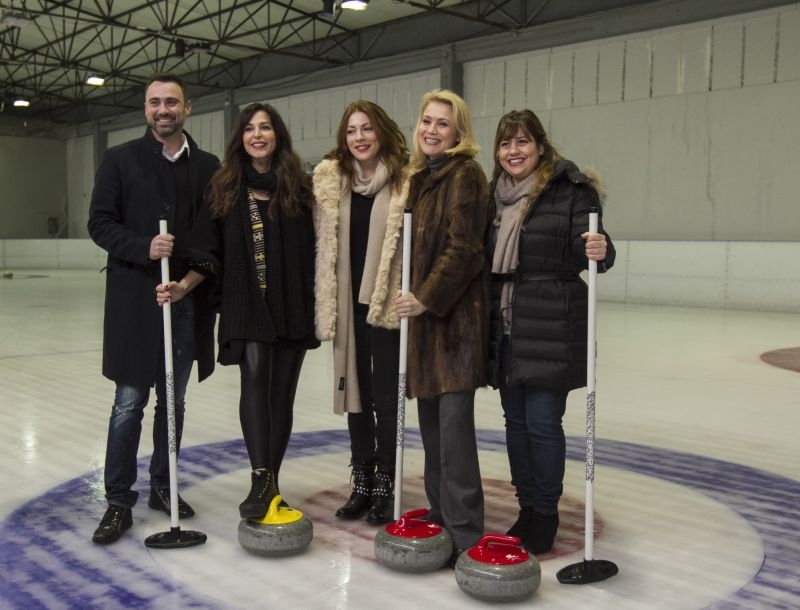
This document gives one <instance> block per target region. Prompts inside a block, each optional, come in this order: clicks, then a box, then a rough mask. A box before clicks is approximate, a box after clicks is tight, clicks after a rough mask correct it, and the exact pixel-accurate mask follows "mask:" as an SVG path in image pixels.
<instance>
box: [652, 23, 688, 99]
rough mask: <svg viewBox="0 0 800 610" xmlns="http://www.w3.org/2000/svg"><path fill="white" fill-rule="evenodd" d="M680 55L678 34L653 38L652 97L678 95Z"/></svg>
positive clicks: (672, 33)
mask: <svg viewBox="0 0 800 610" xmlns="http://www.w3.org/2000/svg"><path fill="white" fill-rule="evenodd" d="M680 54H681V34H680V32H675V31H672V32H669V33H666V34H661V35H658V36H654V37H653V75H652V95H653V96H654V97H660V96H664V95H676V94H677V93H678V71H679V65H680V63H681V57H680ZM681 72H682V70H681Z"/></svg>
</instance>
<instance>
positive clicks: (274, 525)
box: [239, 496, 314, 557]
mask: <svg viewBox="0 0 800 610" xmlns="http://www.w3.org/2000/svg"><path fill="white" fill-rule="evenodd" d="M280 503H281V497H280V496H275V497H274V498H273V499H272V502H270V504H269V508H268V509H267V514H266V515H265V516H264V517H263V518H262V519H242V520H241V521H240V522H239V544H241V545H242V546H243V547H244V548H245V549H246V550H248V551H250V552H251V553H254V554H256V555H264V556H267V557H284V556H286V555H294V554H295V553H299V552H301V551H303V550H304V549H305V548H306V547H308V545H309V544H311V540H312V539H313V538H314V527H313V525H312V524H311V521H310V520H309V519H308V518H307V517H306V516H305V515H303V513H302V512H301V511H299V510H297V509H296V508H288V507H286V506H280Z"/></svg>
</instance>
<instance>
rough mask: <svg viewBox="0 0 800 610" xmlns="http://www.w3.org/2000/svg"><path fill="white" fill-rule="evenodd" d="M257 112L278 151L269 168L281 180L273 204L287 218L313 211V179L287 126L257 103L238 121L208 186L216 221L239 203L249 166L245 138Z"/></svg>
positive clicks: (278, 182) (270, 110)
mask: <svg viewBox="0 0 800 610" xmlns="http://www.w3.org/2000/svg"><path fill="white" fill-rule="evenodd" d="M257 112H266V113H267V116H268V117H269V120H270V123H271V124H272V129H273V131H274V132H275V151H274V152H273V153H272V156H271V158H270V167H271V169H272V171H273V172H275V175H276V177H277V179H278V180H277V187H276V189H275V193H274V197H273V201H277V204H278V205H279V206H280V207H281V208H282V209H283V211H284V212H285V213H286V215H287V216H294V215H296V214H298V213H300V211H301V210H302V209H303V208H304V207H311V202H312V200H313V195H312V191H311V178H310V177H309V175H308V174H307V173H306V172H305V170H304V169H303V162H302V161H301V160H300V157H299V156H298V155H297V153H295V152H294V150H293V149H292V136H290V135H289V130H288V129H287V128H286V124H285V123H284V122H283V119H282V118H281V115H279V114H278V111H277V110H275V109H274V108H273V107H272V106H270V105H269V104H262V103H259V102H257V103H254V104H249V105H247V106H245V108H243V109H242V111H241V112H240V113H239V120H238V122H237V124H236V126H235V127H234V129H233V131H232V132H231V135H230V137H229V138H228V143H227V145H226V146H225V158H224V159H223V161H222V165H220V167H219V168H218V169H217V171H216V172H215V173H214V175H213V176H212V178H211V182H210V183H209V188H208V198H209V202H210V207H211V214H212V216H214V217H215V218H220V217H222V216H226V215H228V214H230V213H231V210H233V208H234V206H235V205H236V202H237V201H238V199H239V193H240V191H241V187H242V180H243V177H244V167H245V164H246V163H250V156H249V155H248V154H247V152H246V151H245V149H244V141H243V139H242V138H243V134H244V129H245V127H246V126H247V124H248V123H249V122H250V119H252V118H253V115H254V114H256V113H257ZM270 215H272V206H270Z"/></svg>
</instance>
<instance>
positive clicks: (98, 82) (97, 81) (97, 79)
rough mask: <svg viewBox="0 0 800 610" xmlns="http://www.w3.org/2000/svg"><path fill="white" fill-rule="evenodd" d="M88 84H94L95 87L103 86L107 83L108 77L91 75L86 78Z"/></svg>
mask: <svg viewBox="0 0 800 610" xmlns="http://www.w3.org/2000/svg"><path fill="white" fill-rule="evenodd" d="M86 84H87V85H92V86H93V87H102V86H103V85H105V84H106V79H104V78H103V77H102V76H89V77H88V78H87V79H86Z"/></svg>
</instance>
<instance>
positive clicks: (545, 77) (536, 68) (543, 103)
mask: <svg viewBox="0 0 800 610" xmlns="http://www.w3.org/2000/svg"><path fill="white" fill-rule="evenodd" d="M550 74H551V73H550V51H547V52H544V53H543V52H537V53H532V54H531V55H530V57H528V62H527V76H526V84H525V90H526V92H525V99H526V107H527V108H530V109H531V110H534V111H537V110H544V109H546V108H550V99H551V98H552V94H551V89H552V84H551V79H550Z"/></svg>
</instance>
